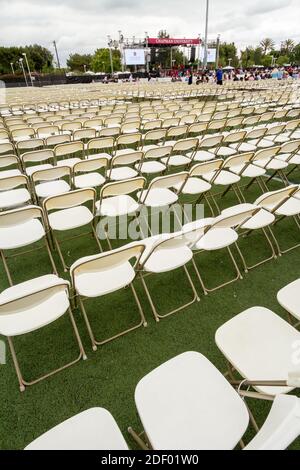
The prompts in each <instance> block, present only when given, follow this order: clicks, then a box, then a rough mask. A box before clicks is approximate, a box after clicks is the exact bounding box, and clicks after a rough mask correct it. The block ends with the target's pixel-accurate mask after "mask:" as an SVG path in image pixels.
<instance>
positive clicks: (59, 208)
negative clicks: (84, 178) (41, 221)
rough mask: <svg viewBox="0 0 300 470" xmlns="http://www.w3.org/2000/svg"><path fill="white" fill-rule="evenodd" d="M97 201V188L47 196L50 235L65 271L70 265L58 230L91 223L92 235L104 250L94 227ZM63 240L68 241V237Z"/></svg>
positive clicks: (46, 211) (47, 218)
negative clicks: (62, 249)
mask: <svg viewBox="0 0 300 470" xmlns="http://www.w3.org/2000/svg"><path fill="white" fill-rule="evenodd" d="M95 202H96V190H95V189H94V188H84V189H76V190H74V191H69V192H67V193H64V194H58V195H56V196H50V197H47V198H46V199H45V200H44V201H43V207H44V210H45V215H46V220H47V225H48V227H49V231H50V235H51V237H52V240H53V243H54V246H55V248H56V249H57V252H58V255H59V257H60V260H61V263H62V265H63V268H64V271H67V270H68V267H67V265H66V262H65V260H64V257H63V254H62V251H61V248H60V244H59V240H58V238H57V236H56V234H57V233H58V232H60V233H61V232H66V231H69V230H74V229H77V228H79V227H84V226H86V225H90V226H91V229H92V235H93V236H94V238H95V240H96V242H97V245H98V248H99V249H100V251H102V248H101V244H100V241H99V239H98V237H97V233H96V230H95V227H94V224H95ZM87 204H90V205H91V206H92V207H91V209H89V208H88V207H87ZM83 235H86V233H85V234H83V233H80V235H77V236H75V237H76V238H77V237H78V236H83ZM73 238H74V237H69V238H68V240H70V239H73ZM62 241H67V239H64V240H62ZM62 241H61V242H62Z"/></svg>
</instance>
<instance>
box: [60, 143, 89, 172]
mask: <svg viewBox="0 0 300 470" xmlns="http://www.w3.org/2000/svg"><path fill="white" fill-rule="evenodd" d="M75 154H77V155H79V156H77V157H75V156H73V157H72V156H71V155H75ZM83 154H84V145H83V142H80V141H79V142H68V143H66V144H61V145H57V146H56V147H54V157H55V159H56V164H57V166H69V167H70V168H73V166H74V165H75V164H76V163H78V162H80V161H81V160H82V159H83V156H84V155H83ZM68 156H69V158H65V157H68ZM60 157H63V158H62V159H61V160H60V159H59V158H60Z"/></svg>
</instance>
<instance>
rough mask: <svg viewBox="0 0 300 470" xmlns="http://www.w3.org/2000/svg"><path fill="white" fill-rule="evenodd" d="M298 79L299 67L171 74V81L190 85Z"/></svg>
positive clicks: (229, 69)
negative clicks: (184, 82)
mask: <svg viewBox="0 0 300 470" xmlns="http://www.w3.org/2000/svg"><path fill="white" fill-rule="evenodd" d="M290 77H291V78H294V79H298V78H300V67H274V68H264V67H257V68H251V69H243V68H236V69H235V68H229V67H224V69H223V68H222V67H219V68H218V69H216V70H208V69H204V70H199V71H197V72H193V71H191V70H186V71H184V72H183V71H181V72H179V73H176V72H174V73H173V74H172V81H186V82H188V83H189V84H190V85H191V84H193V83H196V84H197V85H199V84H201V83H217V84H218V85H222V84H223V83H224V81H228V80H231V81H246V82H247V81H255V80H266V79H276V80H285V79H287V78H290Z"/></svg>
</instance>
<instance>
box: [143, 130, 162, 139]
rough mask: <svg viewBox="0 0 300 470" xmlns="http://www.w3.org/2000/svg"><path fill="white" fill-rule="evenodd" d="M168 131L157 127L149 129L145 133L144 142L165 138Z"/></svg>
mask: <svg viewBox="0 0 300 470" xmlns="http://www.w3.org/2000/svg"><path fill="white" fill-rule="evenodd" d="M166 133H167V131H166V129H155V130H151V131H148V132H146V134H145V137H144V142H149V141H159V140H163V139H164V138H165V137H166Z"/></svg>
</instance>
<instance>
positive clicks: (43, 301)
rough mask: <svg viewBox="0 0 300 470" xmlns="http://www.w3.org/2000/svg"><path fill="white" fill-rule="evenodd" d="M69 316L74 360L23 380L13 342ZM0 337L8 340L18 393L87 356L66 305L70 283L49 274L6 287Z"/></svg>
mask: <svg viewBox="0 0 300 470" xmlns="http://www.w3.org/2000/svg"><path fill="white" fill-rule="evenodd" d="M67 312H68V314H69V317H70V320H71V324H72V327H73V330H74V334H75V337H76V340H77V343H78V346H79V356H78V357H77V359H75V360H73V361H72V362H69V363H68V364H65V365H63V366H60V367H59V368H58V369H55V370H54V371H52V372H48V373H47V374H45V375H43V376H42V377H39V378H37V379H34V380H31V381H27V380H25V379H24V378H23V375H22V373H21V369H20V366H19V362H18V359H17V355H16V352H15V348H14V345H13V340H12V338H13V337H15V336H21V335H25V334H26V333H30V332H32V331H36V330H39V329H41V328H43V327H44V326H47V325H49V324H50V323H53V322H54V321H56V320H58V319H59V318H60V317H62V316H63V315H64V314H65V313H67ZM0 334H1V335H3V336H5V337H6V338H7V341H8V344H9V347H10V352H11V355H12V359H13V363H14V367H15V370H16V374H17V377H18V381H19V386H20V390H21V392H23V391H24V390H25V387H26V386H29V385H33V384H36V383H38V382H40V381H41V380H44V379H46V378H48V377H50V376H52V375H53V374H56V373H57V372H60V371H62V370H64V369H66V368H67V367H70V366H72V365H74V364H75V363H76V362H78V361H80V360H81V359H86V355H85V352H84V349H83V346H82V343H81V339H80V336H79V333H78V330H77V327H76V324H75V321H74V318H73V313H72V311H71V308H70V301H69V282H68V281H66V280H64V279H60V278H59V277H58V276H56V275H53V274H48V275H46V276H41V277H37V278H35V279H31V280H28V281H25V282H23V283H21V284H17V285H15V286H13V287H9V288H8V289H6V290H4V291H3V292H1V294H0Z"/></svg>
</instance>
